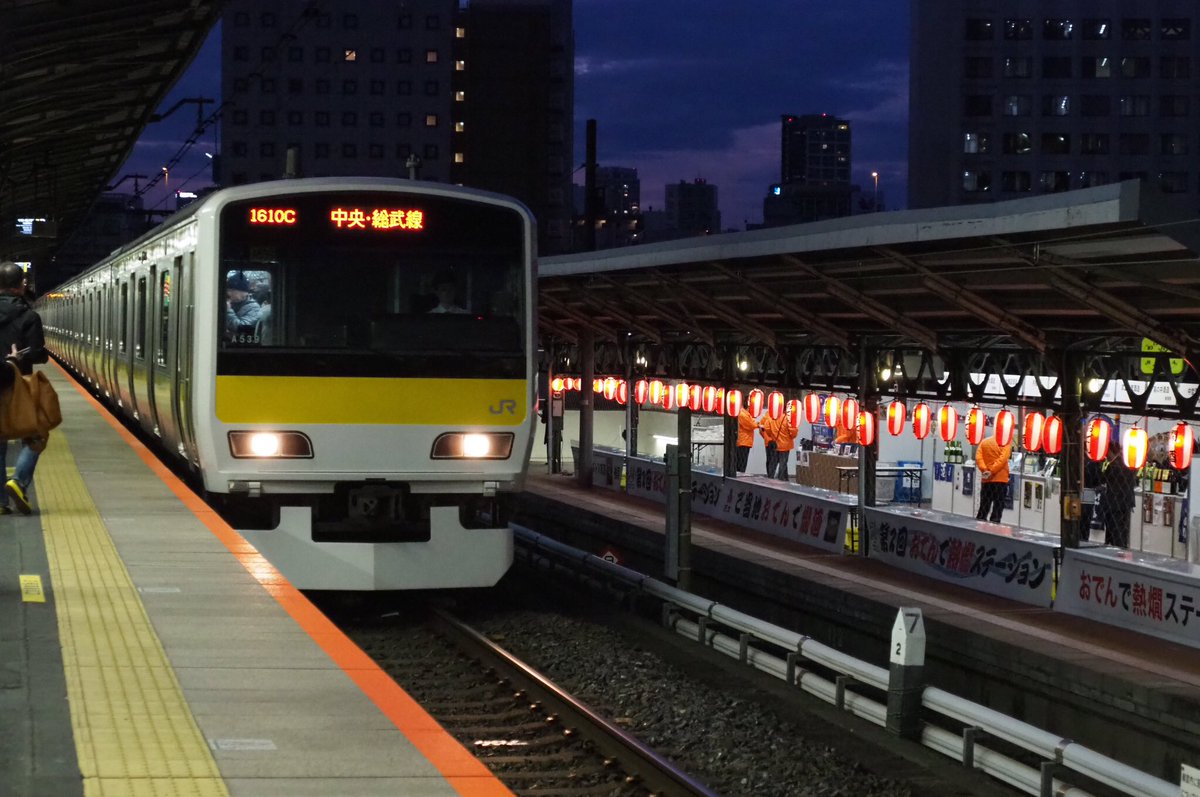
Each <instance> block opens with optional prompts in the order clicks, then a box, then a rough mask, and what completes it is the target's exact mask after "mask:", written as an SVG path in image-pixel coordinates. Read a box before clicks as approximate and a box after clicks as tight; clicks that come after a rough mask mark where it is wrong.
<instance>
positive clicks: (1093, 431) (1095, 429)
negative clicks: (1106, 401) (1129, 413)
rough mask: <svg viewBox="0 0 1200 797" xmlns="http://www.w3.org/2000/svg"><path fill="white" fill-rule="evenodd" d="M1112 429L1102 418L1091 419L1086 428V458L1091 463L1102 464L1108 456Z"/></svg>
mask: <svg viewBox="0 0 1200 797" xmlns="http://www.w3.org/2000/svg"><path fill="white" fill-rule="evenodd" d="M1111 439H1112V427H1111V426H1109V425H1108V421H1106V420H1104V419H1103V418H1093V419H1092V420H1091V422H1090V423H1088V427H1087V441H1086V442H1087V456H1088V459H1090V460H1091V461H1092V462H1102V461H1103V460H1104V458H1105V457H1106V456H1108V445H1109V442H1110V441H1111Z"/></svg>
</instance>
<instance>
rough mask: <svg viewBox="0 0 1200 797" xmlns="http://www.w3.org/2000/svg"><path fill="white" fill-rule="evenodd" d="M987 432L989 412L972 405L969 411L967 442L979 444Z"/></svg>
mask: <svg viewBox="0 0 1200 797" xmlns="http://www.w3.org/2000/svg"><path fill="white" fill-rule="evenodd" d="M985 434H987V413H986V412H984V411H983V410H982V409H981V408H979V407H972V408H971V410H970V412H968V413H967V442H968V443H970V444H971V445H973V446H977V445H979V444H980V443H982V442H983V436H984V435H985Z"/></svg>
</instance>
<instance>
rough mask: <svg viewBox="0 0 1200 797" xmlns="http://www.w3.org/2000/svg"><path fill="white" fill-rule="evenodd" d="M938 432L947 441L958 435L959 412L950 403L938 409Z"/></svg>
mask: <svg viewBox="0 0 1200 797" xmlns="http://www.w3.org/2000/svg"><path fill="white" fill-rule="evenodd" d="M938 434H939V435H941V438H942V440H944V441H946V442H947V443H948V442H950V441H951V440H953V439H954V438H955V437H957V436H958V412H957V411H956V410H955V409H954V408H953V407H951V406H950V405H949V404H944V405H942V408H941V409H940V410H938Z"/></svg>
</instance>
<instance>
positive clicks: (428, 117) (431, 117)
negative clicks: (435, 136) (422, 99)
mask: <svg viewBox="0 0 1200 797" xmlns="http://www.w3.org/2000/svg"><path fill="white" fill-rule="evenodd" d="M437 123H438V118H437V114H436V113H427V114H425V126H426V127H437Z"/></svg>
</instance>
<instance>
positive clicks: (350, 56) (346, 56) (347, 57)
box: [342, 50, 358, 61]
mask: <svg viewBox="0 0 1200 797" xmlns="http://www.w3.org/2000/svg"><path fill="white" fill-rule="evenodd" d="M342 60H343V61H357V60H358V50H342Z"/></svg>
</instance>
